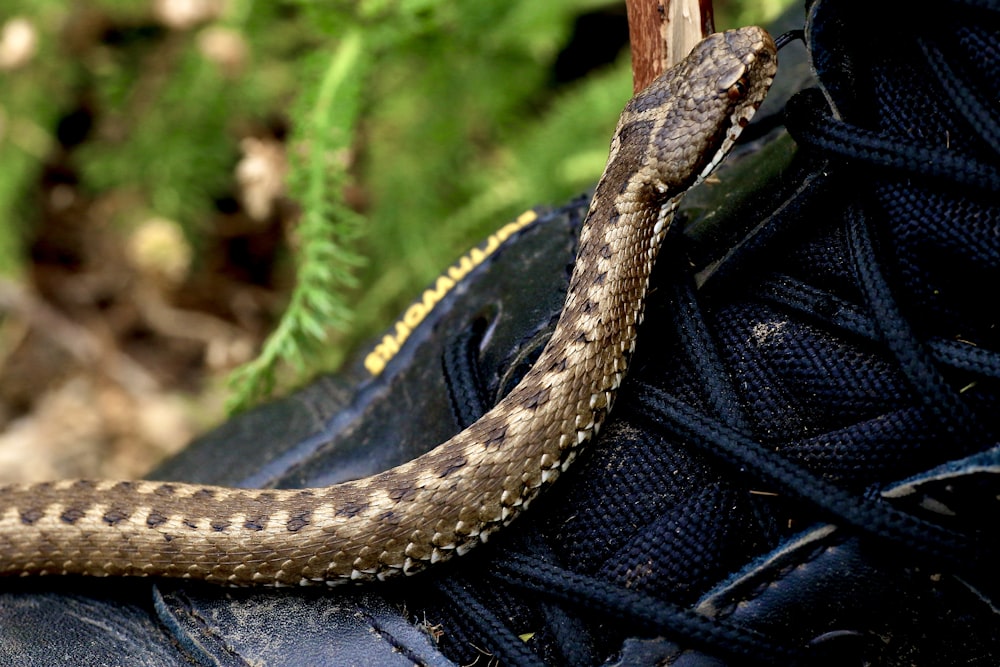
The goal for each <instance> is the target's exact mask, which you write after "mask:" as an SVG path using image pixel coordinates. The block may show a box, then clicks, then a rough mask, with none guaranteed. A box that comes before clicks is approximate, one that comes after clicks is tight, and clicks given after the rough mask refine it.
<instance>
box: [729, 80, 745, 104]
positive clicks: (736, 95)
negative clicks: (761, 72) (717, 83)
mask: <svg viewBox="0 0 1000 667" xmlns="http://www.w3.org/2000/svg"><path fill="white" fill-rule="evenodd" d="M726 93H727V94H728V95H729V99H731V100H733V101H734V102H735V101H736V100H738V99H742V98H743V97H744V96H745V95H746V94H747V80H746V79H738V80H737V81H736V83H734V84H733V85H731V86H729V90H728V91H726Z"/></svg>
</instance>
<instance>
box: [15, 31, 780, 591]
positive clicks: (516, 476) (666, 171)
mask: <svg viewBox="0 0 1000 667" xmlns="http://www.w3.org/2000/svg"><path fill="white" fill-rule="evenodd" d="M776 70H777V53H776V48H775V44H774V41H773V40H772V39H771V37H770V35H768V33H767V32H766V31H765V30H763V29H762V28H759V27H753V26H751V27H744V28H738V29H735V30H729V31H726V32H720V33H714V34H712V35H709V36H708V37H706V38H705V39H704V40H702V41H701V42H699V43H698V44H697V45H696V47H695V48H694V49H693V50H692V51H691V53H690V54H689V55H688V56H687V57H686V58H684V59H683V60H681V61H680V62H678V63H677V64H676V65H675V66H674V67H672V68H670V69H669V70H667V71H666V72H664V73H663V74H661V75H660V76H659V77H657V78H656V79H655V80H654V81H653V82H652V83H651V84H650V85H649V86H648V87H647V88H646V89H645V90H643V91H641V92H639V93H638V94H636V95H635V96H634V97H633V98H632V99H631V100H630V101H629V102H628V104H627V105H626V106H625V109H624V110H623V112H622V114H621V117H620V119H619V121H618V126H617V128H616V130H615V133H614V135H613V138H612V141H611V147H610V151H609V156H608V160H607V163H606V166H605V169H604V172H603V174H602V176H601V178H600V180H599V181H598V184H597V186H596V189H595V190H594V194H593V197H592V200H591V204H590V208H589V210H588V213H587V216H586V218H585V220H584V222H583V224H582V226H581V230H580V238H579V241H578V245H577V257H576V260H575V262H574V265H573V270H572V273H571V276H570V280H569V285H568V288H567V292H566V298H565V303H564V305H563V308H562V310H561V313H560V316H559V319H558V322H557V323H556V325H555V328H554V330H553V333H552V335H551V337H550V339H549V341H548V343H547V344H546V346H545V347H544V349H543V350H542V352H541V353H540V355H539V356H538V358H537V361H536V362H535V363H534V364H533V365H532V367H531V368H530V370H528V371H527V372H526V373H525V375H524V377H523V378H522V380H521V381H520V382H519V383H518V384H517V385H516V386H515V387H514V388H513V389H512V390H511V391H510V392H509V393H508V394H507V396H505V397H504V398H503V399H502V400H500V401H499V402H498V403H497V404H496V405H495V406H494V407H492V408H491V409H489V410H488V411H486V412H485V413H484V414H483V415H482V416H481V417H480V418H479V419H478V420H476V421H475V422H473V423H472V424H471V425H470V426H469V427H468V428H466V429H465V430H463V431H461V432H459V433H458V434H457V435H455V436H453V437H451V438H450V439H448V440H446V441H445V442H444V443H442V444H440V445H438V446H437V447H435V448H433V449H431V450H429V451H427V452H426V453H424V454H422V455H421V456H418V457H416V458H414V459H412V460H410V461H408V462H406V463H403V464H401V465H399V466H396V467H394V468H391V469H389V470H386V471H383V472H380V473H377V474H374V475H372V476H369V477H366V478H363V479H357V480H352V481H347V482H341V483H338V484H335V485H332V486H327V487H320V488H307V489H242V488H227V487H222V486H209V485H202V484H186V483H181V482H159V481H150V480H138V481H114V480H87V479H81V480H57V481H48V482H36V483H15V484H6V485H3V486H0V575H4V576H22V577H23V576H34V575H83V576H104V577H106V576H123V577H172V578H180V579H191V580H200V581H206V582H211V583H216V584H222V585H228V586H252V585H262V586H300V585H323V584H325V585H328V586H333V585H336V584H340V583H346V582H359V583H364V582H372V581H381V580H387V579H392V578H394V577H396V576H400V575H413V574H416V573H418V572H422V571H425V570H427V569H428V568H430V567H432V566H434V565H435V564H436V563H440V562H445V561H448V560H450V559H451V558H453V557H455V556H460V555H462V554H465V553H466V552H468V551H469V550H470V549H472V548H473V547H475V546H477V545H479V544H481V543H484V542H486V541H487V539H488V538H489V536H490V535H492V534H494V533H495V532H496V531H497V530H500V529H501V528H502V527H503V526H505V525H507V524H509V523H510V522H511V521H513V520H514V519H515V518H517V517H518V516H520V515H521V514H522V513H523V512H524V511H525V509H527V507H528V506H529V504H530V503H531V502H532V500H534V499H535V498H536V497H537V496H538V495H539V493H541V492H542V490H543V488H546V487H549V486H551V484H552V483H553V482H555V481H556V479H557V478H559V477H560V475H562V474H563V473H564V472H565V471H566V470H567V469H568V468H569V466H570V465H571V463H572V462H573V461H574V459H576V458H577V457H578V455H579V454H580V452H581V451H583V449H584V447H585V446H586V445H587V443H588V442H590V441H592V440H593V439H594V436H595V434H597V433H598V431H599V430H600V428H601V425H602V423H604V422H605V420H606V418H607V416H608V414H609V411H610V410H611V408H612V404H613V402H614V399H615V395H616V393H617V390H618V388H619V386H620V385H621V383H622V380H623V378H624V376H625V373H626V370H627V367H628V365H629V360H630V359H631V357H632V355H633V352H634V350H635V346H636V338H637V328H638V327H639V325H640V323H641V321H642V319H643V309H644V304H645V301H646V294H647V291H648V288H649V281H650V273H651V271H652V270H653V265H654V262H655V261H656V257H657V254H658V252H659V249H660V245H661V242H662V241H663V239H664V236H665V234H666V233H667V230H668V228H669V227H670V224H671V222H672V220H673V219H674V216H675V212H676V210H677V207H678V202H679V201H680V199H681V197H682V196H683V195H684V194H685V193H686V192H687V191H688V190H690V189H691V187H693V186H694V185H696V184H697V183H699V182H701V181H703V180H704V179H705V178H706V177H707V176H708V175H709V174H711V173H712V172H713V170H714V169H715V168H716V167H717V166H718V165H719V163H720V162H721V161H722V160H723V158H724V157H725V156H726V155H727V153H728V152H729V150H730V149H731V147H732V146H733V144H734V143H735V141H736V139H737V137H738V136H739V134H740V131H741V130H742V128H744V127H745V126H746V125H747V123H748V122H749V121H750V119H751V117H752V116H753V114H754V112H755V111H756V110H757V108H758V107H759V106H760V104H761V102H762V101H763V99H764V97H765V96H766V94H767V91H768V89H769V87H770V85H771V83H772V81H773V79H774V75H775V73H776Z"/></svg>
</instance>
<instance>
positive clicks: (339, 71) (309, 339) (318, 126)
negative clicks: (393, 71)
mask: <svg viewBox="0 0 1000 667" xmlns="http://www.w3.org/2000/svg"><path fill="white" fill-rule="evenodd" d="M365 51H366V50H365V42H364V36H363V33H362V31H361V29H359V28H352V29H350V30H349V31H347V33H346V34H345V35H344V36H343V38H342V40H341V41H340V44H339V46H338V47H337V49H336V51H335V52H334V53H333V55H332V56H331V57H329V58H327V59H326V63H325V67H324V69H323V72H322V75H321V76H320V77H318V85H316V86H315V87H314V88H313V89H311V90H307V91H306V92H305V93H303V95H302V97H301V102H300V104H299V108H298V110H297V111H298V113H296V114H294V118H297V119H299V121H300V125H299V126H298V127H297V128H296V131H295V134H294V136H293V137H292V142H291V145H292V146H293V150H292V159H293V163H292V172H291V176H290V184H291V194H292V196H293V197H295V198H296V199H298V201H299V202H300V203H301V206H302V218H301V220H300V221H299V224H298V227H297V228H296V236H297V241H298V247H297V248H296V252H295V257H296V262H297V283H296V286H295V289H294V290H293V292H292V295H291V299H290V302H289V304H288V307H287V309H286V311H285V313H284V315H283V316H282V319H281V321H280V322H279V324H278V326H277V328H276V329H275V330H274V332H273V333H272V334H271V335H270V336H269V337H268V339H267V340H266V341H265V343H264V346H263V349H262V350H261V352H260V354H259V355H258V357H257V358H256V359H254V360H253V361H251V362H249V363H247V364H245V365H244V366H241V367H240V368H238V369H237V370H236V371H234V372H233V374H232V375H231V376H230V379H229V383H230V387H231V388H232V398H231V399H230V404H229V409H230V411H235V410H238V409H242V408H245V407H247V406H248V405H250V404H252V403H253V402H256V401H257V400H259V399H261V398H262V397H265V396H267V395H269V394H270V393H271V392H272V391H273V389H274V386H275V378H276V372H277V369H278V366H279V365H280V364H282V363H290V364H292V365H293V366H294V367H295V368H296V370H297V371H298V372H299V373H302V371H303V370H304V368H305V365H306V362H305V359H306V358H307V357H308V354H309V350H310V349H311V348H313V347H314V346H316V345H317V344H318V343H322V342H323V341H325V340H326V338H327V334H328V332H329V331H330V329H331V328H343V327H345V326H346V324H347V323H348V321H349V319H350V308H349V307H348V306H347V304H346V302H345V301H344V298H343V296H342V295H343V294H344V293H345V291H346V290H347V289H348V288H350V287H354V286H355V284H356V279H355V276H354V270H355V269H356V268H357V267H358V266H360V265H361V263H362V259H361V258H360V257H359V256H358V255H357V254H355V253H353V252H351V251H350V250H349V248H350V245H351V242H352V241H353V240H354V239H355V238H356V237H357V235H358V233H359V231H360V229H361V226H362V224H361V223H362V220H363V219H362V217H361V216H360V215H359V214H357V213H356V212H354V211H353V210H351V208H350V207H349V206H347V204H346V203H345V201H344V186H345V184H346V182H347V161H346V160H345V159H344V156H345V155H346V154H347V151H348V149H349V148H350V146H351V143H352V138H353V136H354V127H355V125H356V123H357V118H358V112H359V109H360V84H361V80H362V77H363V75H364V71H365V62H366V61H365ZM307 71H308V68H307Z"/></svg>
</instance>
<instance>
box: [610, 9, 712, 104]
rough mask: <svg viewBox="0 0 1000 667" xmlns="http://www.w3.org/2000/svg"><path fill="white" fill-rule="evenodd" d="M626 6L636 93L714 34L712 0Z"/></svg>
mask: <svg viewBox="0 0 1000 667" xmlns="http://www.w3.org/2000/svg"><path fill="white" fill-rule="evenodd" d="M626 5H627V7H628V24H629V33H630V35H631V40H632V87H633V90H634V91H635V92H639V91H640V90H642V89H643V88H645V87H646V86H648V85H649V84H650V83H651V82H652V81H653V79H655V78H656V77H657V76H659V75H660V74H662V73H663V72H665V71H666V70H668V69H669V68H671V67H672V66H673V65H674V64H676V63H677V62H678V61H679V60H680V59H682V58H683V57H684V56H686V55H687V54H688V52H690V51H691V48H692V47H693V46H694V45H695V44H697V43H698V42H699V41H701V40H702V39H703V38H705V37H706V36H707V35H709V34H710V33H712V32H714V30H715V27H714V18H713V15H712V0H626Z"/></svg>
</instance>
